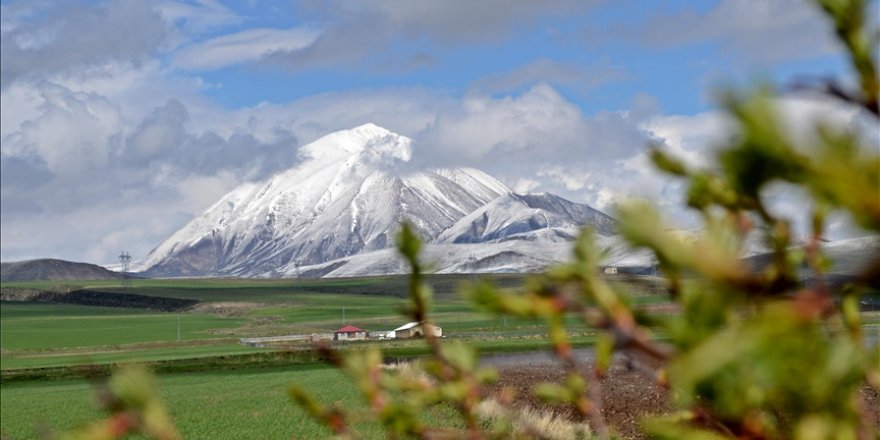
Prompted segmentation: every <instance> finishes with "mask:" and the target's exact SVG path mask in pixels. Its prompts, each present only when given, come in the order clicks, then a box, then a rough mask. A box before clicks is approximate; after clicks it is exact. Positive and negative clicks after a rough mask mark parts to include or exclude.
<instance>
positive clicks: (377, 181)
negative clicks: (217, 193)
mask: <svg viewBox="0 0 880 440" xmlns="http://www.w3.org/2000/svg"><path fill="white" fill-rule="evenodd" d="M411 143H412V141H411V140H410V139H408V138H406V137H404V136H401V135H398V134H396V133H393V132H390V131H388V130H386V129H384V128H381V127H378V126H376V125H373V124H366V125H362V126H359V127H356V128H353V129H350V130H344V131H339V132H336V133H332V134H330V135H327V136H325V137H323V138H321V139H318V140H317V141H315V142H313V143H311V144H309V145H306V146H304V147H302V148H300V150H299V157H300V159H301V160H300V163H299V165H297V166H295V167H293V168H291V169H289V170H287V171H284V172H282V173H280V174H277V175H275V176H273V177H272V178H270V179H268V180H267V181H265V182H260V183H246V184H244V185H242V186H240V187H238V188H236V189H234V190H233V191H231V192H230V193H228V194H227V195H225V196H224V197H222V198H221V199H220V200H219V201H218V202H217V203H216V204H214V205H213V206H212V207H210V208H208V209H207V210H206V211H205V212H204V213H202V214H201V215H199V216H197V217H196V218H194V219H193V220H192V221H191V222H189V223H188V224H187V225H186V226H184V227H183V228H182V229H180V230H179V231H177V232H176V233H174V234H173V235H172V236H171V237H169V238H168V239H167V240H166V241H165V242H163V243H162V244H160V245H159V246H158V247H157V248H156V249H154V250H153V251H152V252H151V253H150V255H149V256H148V258H147V260H146V261H145V262H144V263H145V267H147V270H146V274H147V275H149V276H218V275H225V276H289V275H292V274H297V273H298V271H299V270H300V269H301V268H303V267H320V266H321V265H323V264H325V263H327V262H329V261H334V260H339V259H345V258H347V257H352V256H356V255H359V254H364V255H367V254H369V253H373V252H379V254H376V255H377V256H378V255H384V254H382V251H383V250H385V249H387V248H389V247H391V246H393V238H394V234H395V233H396V230H397V228H398V226H399V224H400V222H401V221H402V220H403V219H408V220H409V221H410V222H411V223H412V224H413V225H414V226H415V227H416V229H417V230H418V232H419V233H420V234H421V236H422V237H423V238H424V239H425V240H426V241H428V242H429V243H433V244H436V245H444V246H446V245H464V244H468V245H469V246H471V247H473V246H474V245H479V247H480V248H481V250H480V251H479V252H477V253H479V254H481V255H483V254H486V255H484V257H485V258H490V257H491V255H492V254H493V252H494V251H495V250H497V252H508V253H507V254H505V255H506V257H502V259H504V260H510V259H513V260H515V259H516V258H517V257H516V253H515V252H513V253H511V252H512V251H510V250H509V249H506V247H509V246H502V245H501V243H503V242H510V241H527V242H533V243H538V244H539V245H540V244H541V243H556V242H567V241H569V240H571V239H572V238H573V237H574V236H575V234H576V233H577V230H578V229H579V228H580V227H582V226H584V225H592V226H594V227H595V228H596V230H597V231H598V232H599V233H600V234H601V235H610V234H613V232H614V227H615V226H614V223H615V222H614V220H613V219H612V218H611V217H608V216H607V215H605V214H603V213H601V212H599V211H597V210H595V209H593V208H591V207H589V206H587V205H583V204H578V203H573V202H570V201H568V200H565V199H563V198H561V197H558V196H554V195H552V194H514V193H513V192H512V191H511V190H510V189H508V188H507V187H506V186H505V185H503V184H502V183H501V182H499V181H498V180H496V179H495V178H493V177H491V176H489V175H487V174H485V173H483V172H481V171H479V170H475V169H469V168H461V169H436V170H430V171H423V172H418V173H407V172H402V171H401V169H402V165H404V164H406V162H408V161H409V160H410V157H411ZM533 247H534V246H533ZM539 247H540V246H539ZM449 249H454V248H449ZM493 249H494V250H493ZM458 251H460V249H457V250H456V251H455V252H458ZM470 253H471V252H470V251H468V254H467V255H470ZM535 258H537V260H538V261H539V262H540V261H544V260H543V259H542V258H540V256H528V259H530V260H534V259H535ZM465 266H466V265H464V266H461V267H459V268H458V269H450V270H460V271H466V270H467V268H466V267H465ZM516 266H517V265H516V264H514V263H512V265H511V267H516ZM376 271H377V272H381V269H380V268H377V269H376ZM324 272H327V271H324ZM328 273H329V272H328Z"/></svg>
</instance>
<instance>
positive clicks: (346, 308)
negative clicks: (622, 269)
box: [0, 275, 653, 370]
mask: <svg viewBox="0 0 880 440" xmlns="http://www.w3.org/2000/svg"><path fill="white" fill-rule="evenodd" d="M473 279H474V278H473V277H471V276H432V277H430V278H429V281H430V282H431V284H432V285H433V287H434V290H435V298H436V306H435V308H434V315H433V316H434V319H435V320H436V321H437V322H438V323H439V324H440V325H441V326H442V327H443V328H444V332H445V333H446V334H447V335H448V336H449V337H455V338H466V339H475V340H483V339H486V338H487V337H488V338H505V339H509V340H508V341H507V342H506V344H514V345H515V344H516V343H517V342H516V341H517V340H520V339H524V340H529V341H530V342H529V344H528V345H530V346H533V345H534V339H535V338H541V337H542V336H543V335H544V334H545V332H546V330H545V329H544V327H543V326H542V325H541V323H539V322H536V321H533V320H525V319H513V318H510V319H503V318H499V317H496V316H491V315H487V314H483V313H480V312H477V311H474V310H473V309H472V308H471V306H470V305H469V304H468V303H467V302H466V301H465V300H463V299H461V298H460V297H459V296H458V294H457V293H456V292H457V287H458V286H459V285H460V284H461V283H462V282H466V281H470V280H473ZM523 279H524V277H523V276H522V275H502V276H495V277H494V280H495V282H496V283H498V284H499V285H502V286H516V285H519V284H521V283H522V282H523ZM406 282H407V278H406V277H403V276H391V277H368V278H352V279H331V280H239V279H230V280H217V279H198V280H178V279H175V280H133V282H132V285H131V286H130V287H127V288H122V287H121V286H120V285H119V284H118V281H85V282H81V281H80V282H70V283H69V284H60V283H58V282H51V283H50V282H26V283H3V285H2V287H4V288H7V287H13V288H29V289H55V290H65V289H67V290H70V289H76V288H88V289H90V290H98V291H103V292H110V293H129V294H137V295H145V296H154V297H171V298H188V299H196V300H198V301H200V303H199V304H198V305H197V306H195V307H193V308H192V309H191V310H188V311H184V312H181V313H166V312H155V311H149V310H145V309H130V308H128V309H123V308H111V307H94V306H82V305H69V304H42V303H23V302H3V303H0V316H2V320H0V327H2V328H0V330H2V334H0V347H2V356H0V367H2V369H3V370H8V369H17V368H36V367H57V366H69V365H85V364H94V363H117V362H126V361H136V362H145V361H155V360H167V359H177V358H186V357H201V356H211V355H227V354H236V353H247V352H251V351H253V350H252V349H249V348H248V347H244V346H241V345H237V344H236V343H237V340H238V339H239V338H242V337H262V336H279V335H290V334H311V333H330V332H332V331H334V330H336V329H337V328H339V327H341V326H342V325H343V324H352V325H355V326H358V327H361V328H364V329H367V330H369V331H375V330H391V329H394V328H396V327H398V326H400V325H401V324H404V323H406V322H407V321H408V319H407V318H406V317H405V316H403V312H402V311H403V310H404V306H405V305H406V301H407V300H406V299H405V298H404V292H405V289H406ZM642 300H644V301H646V302H650V301H652V300H653V297H651V296H643V297H642ZM178 322H179V324H180V325H179V330H180V334H179V339H178ZM571 323H572V327H573V330H574V331H575V332H577V331H578V326H579V325H580V324H578V322H577V320H575V319H572V321H571Z"/></svg>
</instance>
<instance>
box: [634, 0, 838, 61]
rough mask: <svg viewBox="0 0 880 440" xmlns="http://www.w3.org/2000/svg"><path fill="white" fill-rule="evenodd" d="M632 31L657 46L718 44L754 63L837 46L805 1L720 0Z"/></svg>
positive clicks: (655, 18) (804, 55) (829, 29)
mask: <svg viewBox="0 0 880 440" xmlns="http://www.w3.org/2000/svg"><path fill="white" fill-rule="evenodd" d="M628 35H629V36H630V37H632V36H636V35H640V37H641V41H642V42H643V43H644V44H647V45H653V46H671V45H682V44H700V43H706V42H709V41H713V42H718V43H720V44H721V45H722V46H723V47H724V48H725V49H727V50H729V51H732V53H734V54H735V55H736V56H738V57H741V58H743V59H746V60H750V61H754V62H773V61H779V60H789V59H800V58H812V57H816V56H818V55H824V54H828V53H830V52H831V51H832V50H833V49H834V48H835V42H834V38H833V29H832V27H831V25H830V23H829V22H828V21H827V20H826V19H825V17H823V16H822V14H821V13H820V12H819V11H818V8H816V7H815V6H814V5H812V4H811V3H810V2H805V1H803V0H774V1H759V2H755V1H751V0H721V1H719V2H718V3H717V4H715V5H714V6H713V7H711V8H710V9H709V10H708V11H707V12H705V13H699V12H697V11H694V10H686V11H684V12H681V13H679V14H676V15H655V16H653V17H651V18H650V19H649V20H648V21H647V22H646V23H643V24H641V25H640V29H639V30H634V32H629V33H628Z"/></svg>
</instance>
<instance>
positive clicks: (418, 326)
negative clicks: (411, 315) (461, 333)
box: [391, 322, 443, 339]
mask: <svg viewBox="0 0 880 440" xmlns="http://www.w3.org/2000/svg"><path fill="white" fill-rule="evenodd" d="M424 332H430V334H431V335H432V336H435V337H438V338H439V337H442V336H443V329H442V328H440V327H439V326H436V325H433V324H428V323H421V322H409V323H406V324H404V325H402V326H400V327H397V328H396V329H394V330H392V331H391V337H392V338H397V339H409V338H420V337H422V336H425V335H424Z"/></svg>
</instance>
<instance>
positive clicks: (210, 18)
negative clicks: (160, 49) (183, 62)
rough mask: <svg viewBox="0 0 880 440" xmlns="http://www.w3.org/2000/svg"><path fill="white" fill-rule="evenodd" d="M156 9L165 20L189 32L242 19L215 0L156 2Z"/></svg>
mask: <svg viewBox="0 0 880 440" xmlns="http://www.w3.org/2000/svg"><path fill="white" fill-rule="evenodd" d="M156 9H158V10H159V12H161V13H162V17H163V18H164V19H165V20H167V21H169V22H171V23H173V24H175V25H176V26H179V27H181V28H182V29H184V30H185V31H186V32H187V33H189V34H197V33H201V32H204V31H207V30H210V29H214V28H218V27H222V26H227V25H231V24H236V23H239V22H241V20H242V19H241V17H239V16H238V15H236V14H235V13H234V12H233V11H231V10H230V9H229V8H227V7H226V6H223V4H221V3H220V2H219V1H217V0H197V1H194V2H184V1H168V2H161V3H157V5H156Z"/></svg>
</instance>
